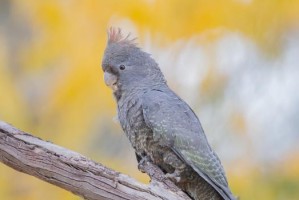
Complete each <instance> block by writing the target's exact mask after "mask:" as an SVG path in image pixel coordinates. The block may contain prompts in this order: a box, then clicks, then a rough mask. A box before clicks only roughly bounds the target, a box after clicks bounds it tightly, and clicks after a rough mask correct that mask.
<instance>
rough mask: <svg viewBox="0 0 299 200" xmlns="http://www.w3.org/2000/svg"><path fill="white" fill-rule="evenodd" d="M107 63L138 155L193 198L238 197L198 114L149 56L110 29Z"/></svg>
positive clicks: (109, 82) (111, 84)
mask: <svg viewBox="0 0 299 200" xmlns="http://www.w3.org/2000/svg"><path fill="white" fill-rule="evenodd" d="M102 67H103V71H104V72H105V82H106V84H107V85H108V86H109V87H111V88H112V90H113V92H114V96H115V98H116V101H117V107H118V118H119V120H120V124H121V126H122V128H123V130H124V132H125V133H126V135H127V137H128V138H129V140H130V142H131V144H132V146H133V148H134V149H135V151H136V154H137V157H138V158H139V159H142V158H143V157H148V158H149V159H150V160H151V161H152V162H153V163H154V164H156V165H158V166H159V167H160V168H161V169H162V170H163V171H164V172H165V173H166V177H169V178H170V179H171V180H173V181H174V182H175V184H176V185H177V186H179V187H180V188H181V189H182V190H184V191H186V192H187V193H188V194H189V195H190V196H191V197H192V198H193V199H225V200H232V199H235V198H234V197H233V195H232V193H231V192H230V189H229V187H228V183H227V180H226V176H225V172H224V170H223V167H222V165H221V162H220V160H219V158H218V157H217V155H216V154H215V152H214V151H213V150H212V149H211V147H210V145H209V144H208V141H207V138H206V136H205V134H204V131H203V129H202V127H201V124H200V122H199V120H198V118H197V116H196V115H195V114H194V112H193V111H192V109H191V108H190V107H189V106H188V105H187V104H186V103H185V102H184V101H183V100H182V99H180V98H179V97H178V96H177V95H176V94H175V93H174V92H173V91H172V90H171V89H170V88H169V87H168V86H167V84H166V81H165V79H164V76H163V74H162V73H161V71H160V68H159V66H158V64H157V63H156V62H155V61H154V60H153V59H152V58H151V57H150V55H149V54H147V53H145V52H143V51H142V50H140V49H139V48H138V47H137V46H136V45H135V44H134V41H133V40H129V39H128V38H124V37H122V35H121V31H120V30H119V29H110V32H109V40H108V45H107V48H106V50H105V54H104V58H103V62H102Z"/></svg>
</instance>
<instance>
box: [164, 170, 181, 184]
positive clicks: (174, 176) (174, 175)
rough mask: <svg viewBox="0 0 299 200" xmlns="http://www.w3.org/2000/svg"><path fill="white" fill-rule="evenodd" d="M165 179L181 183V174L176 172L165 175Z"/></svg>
mask: <svg viewBox="0 0 299 200" xmlns="http://www.w3.org/2000/svg"><path fill="white" fill-rule="evenodd" d="M165 178H167V179H170V180H171V181H173V182H176V183H178V182H180V181H181V177H180V174H179V173H178V172H177V171H174V172H173V173H167V174H165Z"/></svg>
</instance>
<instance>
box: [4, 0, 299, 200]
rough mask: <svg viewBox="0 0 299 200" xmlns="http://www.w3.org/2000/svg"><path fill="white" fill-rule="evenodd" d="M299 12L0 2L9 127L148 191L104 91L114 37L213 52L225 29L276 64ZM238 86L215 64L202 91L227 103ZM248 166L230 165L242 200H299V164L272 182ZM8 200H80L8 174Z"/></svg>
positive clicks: (276, 6)
mask: <svg viewBox="0 0 299 200" xmlns="http://www.w3.org/2000/svg"><path fill="white" fill-rule="evenodd" d="M298 11H299V1H298V0H297V1H296V0H289V1H281V0H263V1H257V0H217V1H216V0H189V1H182V0H163V1H162V0H161V1H159V0H142V1H141V0H140V1H136V0H134V1H133V0H124V1H118V0H110V1H104V0H88V1H78V0H65V1H58V0H53V1H49V0H45V1H34V0H26V1H25V0H15V1H13V0H12V1H9V0H0V31H1V32H0V95H1V100H0V119H1V120H4V121H6V122H9V123H11V124H13V125H15V126H17V127H18V128H20V129H22V130H25V131H28V132H30V133H34V134H35V135H37V136H39V137H42V138H43V139H46V140H50V141H53V142H54V143H57V144H58V145H61V146H64V147H66V148H70V149H73V150H75V151H79V152H81V153H82V154H84V155H88V156H90V157H91V158H93V159H95V160H96V161H99V162H101V163H103V164H105V165H107V166H109V167H111V168H114V169H117V170H119V171H121V172H124V173H127V174H130V175H131V176H133V177H135V178H137V179H139V180H142V181H145V182H146V181H147V180H148V178H147V177H146V176H145V175H144V174H141V173H140V172H138V170H137V168H136V161H135V158H134V154H133V150H132V149H131V147H130V145H129V143H128V141H127V140H126V138H125V136H124V135H123V134H122V131H121V130H120V127H119V125H118V124H117V123H114V122H113V117H114V116H115V115H116V111H115V106H116V105H115V103H114V101H113V98H112V95H111V92H110V91H109V89H108V88H106V87H105V85H104V84H103V80H102V75H103V74H102V71H101V68H100V63H101V56H102V54H103V50H104V48H105V45H106V30H107V28H108V27H109V26H110V25H124V26H125V27H129V28H130V29H132V27H133V32H134V31H135V33H136V34H138V36H139V37H140V39H139V41H141V46H142V44H144V43H146V42H147V36H148V34H149V33H150V35H151V37H152V38H153V39H152V41H151V42H155V43H156V45H157V44H159V45H160V46H161V47H163V46H167V45H168V44H170V43H172V42H174V41H177V40H181V39H188V38H191V37H193V36H196V35H204V37H203V38H204V39H202V40H201V43H202V44H205V45H207V46H209V44H210V43H211V42H213V41H215V40H217V39H218V38H219V37H221V35H222V34H223V32H222V31H218V30H219V29H222V28H225V29H226V30H230V31H237V32H241V33H242V34H244V35H246V36H247V37H248V38H250V39H252V40H253V41H255V42H256V43H257V44H258V45H259V46H260V48H261V49H263V50H264V52H263V53H265V54H267V55H270V56H271V55H272V56H273V55H274V56H276V55H277V54H279V52H280V49H281V48H280V45H281V44H282V43H283V42H284V34H285V32H286V31H288V30H290V29H293V28H296V27H297V25H298V20H299V12H298ZM273 41H274V42H273ZM228 78H229V77H227V76H225V75H223V74H221V73H219V72H218V71H217V70H215V68H213V63H212V64H211V66H210V68H209V70H208V72H207V73H206V74H205V76H204V78H203V80H202V81H201V84H200V87H199V89H200V91H201V92H202V94H207V96H209V95H208V94H211V96H212V97H213V98H217V94H218V93H216V96H215V91H218V92H219V91H223V88H224V86H225V84H226V83H227V79H228ZM171 81H173V80H170V82H171ZM228 117H229V120H230V125H231V127H232V129H235V130H236V132H237V133H245V132H246V131H247V124H246V120H245V118H244V116H243V113H242V112H241V111H238V110H236V111H234V112H232V114H231V115H230V116H228ZM244 137H246V135H245V136H244ZM244 160H245V161H246V162H244ZM244 160H243V161H241V162H240V163H238V162H235V163H230V164H229V165H228V166H230V168H229V169H228V178H229V181H230V185H231V187H232V190H233V192H234V193H235V194H237V195H239V196H240V197H241V199H242V200H246V199H289V200H291V199H294V200H295V199H298V198H299V181H298V180H299V171H298V169H299V160H298V155H290V158H285V159H284V161H283V163H280V164H278V165H277V166H274V167H273V169H271V170H269V169H267V170H266V171H267V172H264V171H263V170H261V169H260V168H257V167H254V166H253V165H252V164H251V163H250V158H248V160H247V158H244ZM226 168H228V167H226ZM262 168H263V167H262ZM269 168H270V167H269ZM0 199H5V200H18V199H22V200H26V199H30V200H34V199H44V200H47V199H66V200H67V199H79V198H78V197H76V196H74V195H72V194H70V193H68V192H66V191H63V190H61V189H59V188H56V187H55V186H51V185H50V184H47V183H43V182H42V181H40V180H37V179H35V178H33V177H30V176H28V175H24V174H20V173H18V172H16V171H13V170H12V169H9V168H8V167H6V166H4V165H2V164H0Z"/></svg>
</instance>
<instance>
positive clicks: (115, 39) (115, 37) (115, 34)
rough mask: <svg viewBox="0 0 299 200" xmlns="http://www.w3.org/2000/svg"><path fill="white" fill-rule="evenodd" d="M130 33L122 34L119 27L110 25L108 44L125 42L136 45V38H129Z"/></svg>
mask: <svg viewBox="0 0 299 200" xmlns="http://www.w3.org/2000/svg"><path fill="white" fill-rule="evenodd" d="M130 36H131V33H129V34H128V35H127V36H124V35H123V34H122V31H121V29H120V28H115V27H110V28H109V30H108V44H111V43H125V44H130V45H136V43H135V40H136V38H133V39H130Z"/></svg>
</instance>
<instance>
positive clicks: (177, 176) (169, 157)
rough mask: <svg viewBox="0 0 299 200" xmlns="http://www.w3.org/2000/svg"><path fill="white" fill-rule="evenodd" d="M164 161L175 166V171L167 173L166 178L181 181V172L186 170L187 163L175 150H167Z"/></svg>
mask: <svg viewBox="0 0 299 200" xmlns="http://www.w3.org/2000/svg"><path fill="white" fill-rule="evenodd" d="M163 161H164V162H165V163H166V164H168V165H170V166H171V167H172V168H174V172H172V173H167V174H165V178H168V179H170V180H172V181H174V182H176V183H178V182H180V181H181V173H182V172H183V171H184V170H185V168H186V165H185V164H184V163H183V162H182V161H181V160H180V159H179V158H178V157H177V156H176V155H175V154H174V153H173V152H166V153H165V154H164V155H163Z"/></svg>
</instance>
